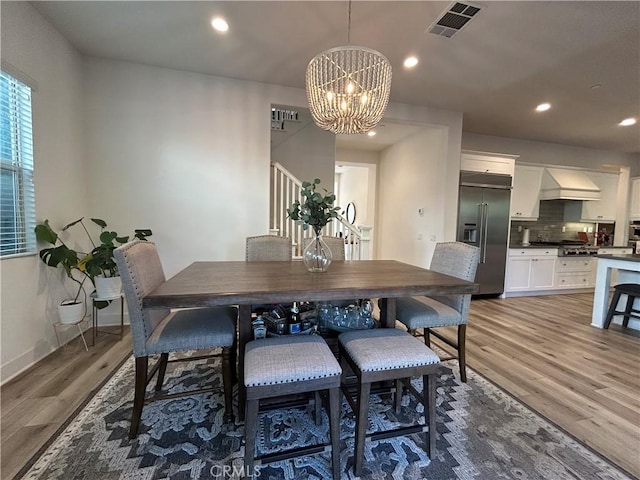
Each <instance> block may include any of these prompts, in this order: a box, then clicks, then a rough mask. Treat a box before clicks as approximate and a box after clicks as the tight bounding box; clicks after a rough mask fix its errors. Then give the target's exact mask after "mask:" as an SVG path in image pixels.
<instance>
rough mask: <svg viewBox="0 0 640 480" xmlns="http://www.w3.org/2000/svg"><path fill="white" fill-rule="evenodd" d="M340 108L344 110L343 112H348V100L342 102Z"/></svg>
mask: <svg viewBox="0 0 640 480" xmlns="http://www.w3.org/2000/svg"><path fill="white" fill-rule="evenodd" d="M340 108H342V110H346V109H347V101H346V100H342V103H341V104H340Z"/></svg>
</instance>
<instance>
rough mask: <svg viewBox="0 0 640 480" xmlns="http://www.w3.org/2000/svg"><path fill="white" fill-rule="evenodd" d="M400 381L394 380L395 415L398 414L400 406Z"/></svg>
mask: <svg viewBox="0 0 640 480" xmlns="http://www.w3.org/2000/svg"><path fill="white" fill-rule="evenodd" d="M402 387H403V385H402V380H401V379H399V378H396V392H395V395H394V402H393V405H394V409H395V412H396V413H400V406H401V405H402V392H403V388H402Z"/></svg>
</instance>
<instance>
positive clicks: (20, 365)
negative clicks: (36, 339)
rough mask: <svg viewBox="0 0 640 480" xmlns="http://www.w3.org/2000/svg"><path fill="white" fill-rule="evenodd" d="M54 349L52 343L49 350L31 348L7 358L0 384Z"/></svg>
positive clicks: (20, 372) (2, 368)
mask: <svg viewBox="0 0 640 480" xmlns="http://www.w3.org/2000/svg"><path fill="white" fill-rule="evenodd" d="M78 335H79V334H78ZM54 340H55V339H54ZM56 350H57V348H55V347H54V346H53V345H50V349H49V351H42V352H36V349H35V348H31V349H29V350H28V351H26V352H24V353H23V354H21V355H18V356H17V357H16V358H14V359H12V360H9V361H8V362H6V363H5V364H3V365H2V367H1V371H2V374H1V377H2V378H1V379H0V386H2V385H4V384H5V383H7V382H8V381H10V380H12V379H14V378H15V377H17V376H18V375H20V374H22V373H23V372H25V371H26V370H28V369H29V368H31V367H32V366H33V365H35V364H36V363H38V362H39V361H40V360H42V359H43V358H45V357H47V356H48V355H51V353H53V352H55V351H56Z"/></svg>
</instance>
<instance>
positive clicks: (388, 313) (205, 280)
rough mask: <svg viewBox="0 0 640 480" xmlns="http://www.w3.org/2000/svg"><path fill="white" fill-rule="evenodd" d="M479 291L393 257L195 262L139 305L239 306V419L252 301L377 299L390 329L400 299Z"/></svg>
mask: <svg viewBox="0 0 640 480" xmlns="http://www.w3.org/2000/svg"><path fill="white" fill-rule="evenodd" d="M477 291H478V284H476V283H473V282H468V281H465V280H460V279H458V278H455V277H450V276H448V275H443V274H441V273H437V272H433V271H431V270H427V269H424V268H420V267H416V266H413V265H408V264H406V263H402V262H398V261H394V260H359V261H333V262H332V263H331V265H330V267H329V269H328V270H327V271H326V272H322V273H311V272H309V271H308V270H307V269H306V267H305V266H304V264H303V262H301V261H292V262H244V261H238V262H195V263H192V264H191V265H189V266H188V267H186V268H185V269H184V270H182V271H181V272H179V273H177V274H176V275H175V276H173V277H172V278H170V279H168V280H167V281H165V282H164V283H162V284H161V285H160V286H159V287H158V288H156V289H155V290H154V291H152V292H151V293H149V294H148V295H147V296H145V297H144V298H143V300H142V307H143V308H146V309H153V308H193V307H213V306H219V305H237V306H238V383H239V385H238V404H239V412H238V413H239V416H240V417H241V418H243V417H244V405H245V399H246V390H245V388H244V350H245V346H246V344H247V343H248V342H249V341H251V340H252V327H251V306H252V305H259V304H260V305H262V304H277V303H290V302H293V301H297V302H305V301H309V302H317V301H332V300H348V299H354V298H379V299H381V300H382V302H381V309H380V322H381V326H384V327H394V326H395V313H396V302H395V299H396V298H398V297H409V296H415V295H427V296H433V295H451V294H471V293H476V292H477Z"/></svg>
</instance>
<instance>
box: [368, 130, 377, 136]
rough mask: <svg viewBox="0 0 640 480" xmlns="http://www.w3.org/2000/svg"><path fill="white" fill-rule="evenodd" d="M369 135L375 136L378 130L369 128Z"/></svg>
mask: <svg viewBox="0 0 640 480" xmlns="http://www.w3.org/2000/svg"><path fill="white" fill-rule="evenodd" d="M367 135H368V136H370V137H375V136H376V131H375V130H369V131H368V132H367Z"/></svg>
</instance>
